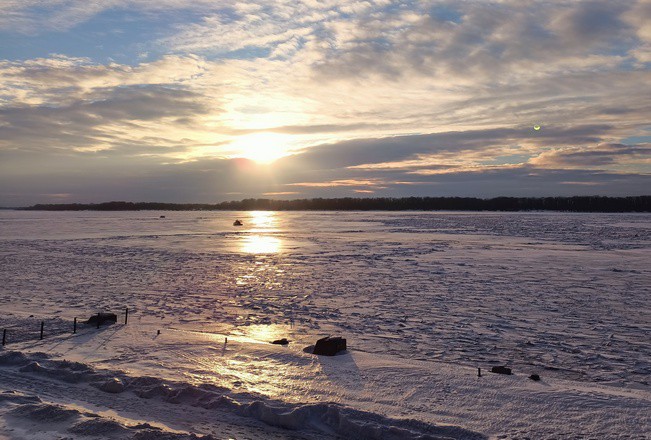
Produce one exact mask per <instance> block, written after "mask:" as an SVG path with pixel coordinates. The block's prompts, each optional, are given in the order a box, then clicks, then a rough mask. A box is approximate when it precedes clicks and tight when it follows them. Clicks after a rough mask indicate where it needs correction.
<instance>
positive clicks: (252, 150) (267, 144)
mask: <svg viewBox="0 0 651 440" xmlns="http://www.w3.org/2000/svg"><path fill="white" fill-rule="evenodd" d="M289 140H290V139H289V136H287V135H282V134H278V133H253V134H247V135H243V136H240V137H239V138H237V139H235V140H234V141H233V142H232V143H231V147H232V148H233V150H234V153H233V155H234V157H242V158H245V159H250V160H253V161H255V162H258V163H263V164H268V163H271V162H274V161H276V160H278V159H280V158H281V157H283V156H287V155H288V154H289V151H288V147H289Z"/></svg>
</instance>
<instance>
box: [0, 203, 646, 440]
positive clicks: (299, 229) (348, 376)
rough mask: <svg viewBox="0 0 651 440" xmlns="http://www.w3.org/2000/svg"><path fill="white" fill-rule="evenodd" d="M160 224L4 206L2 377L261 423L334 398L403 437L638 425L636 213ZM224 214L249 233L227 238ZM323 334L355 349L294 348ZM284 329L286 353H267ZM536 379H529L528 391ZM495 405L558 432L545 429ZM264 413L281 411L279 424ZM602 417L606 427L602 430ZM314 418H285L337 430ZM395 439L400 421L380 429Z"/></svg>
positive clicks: (642, 349) (641, 330)
mask: <svg viewBox="0 0 651 440" xmlns="http://www.w3.org/2000/svg"><path fill="white" fill-rule="evenodd" d="M160 215H162V214H161V213H158V212H108V213H99V212H79V213H56V212H12V211H6V212H0V310H2V313H0V329H2V328H7V329H8V339H9V341H10V343H9V345H8V346H7V348H12V349H13V350H21V351H25V352H29V355H23V356H24V357H23V358H21V355H20V354H16V353H14V354H11V356H13V358H6V359H5V361H4V362H5V365H6V367H3V368H9V369H11V371H12V373H11V374H16V375H20V374H28V375H31V376H34V375H36V376H38V377H43V378H49V379H51V380H56V381H59V382H61V381H63V382H66V383H70V384H80V383H82V384H83V383H86V382H89V381H100V380H101V382H98V383H99V385H98V387H101V386H104V387H106V388H107V389H114V390H117V389H119V386H117V385H115V381H116V380H117V381H121V383H122V381H123V379H124V380H126V379H125V377H126V378H130V379H129V380H136V378H138V377H141V376H147V375H148V376H149V377H151V378H152V379H151V381H152V383H151V384H150V385H149V386H147V387H143V388H138V389H135V388H131V389H130V388H129V385H128V382H124V386H125V388H126V389H127V390H128V392H127V393H118V394H116V395H120V396H121V395H123V394H136V395H140V396H142V397H149V398H156V399H161V398H163V399H168V398H169V395H168V394H166V393H169V390H170V389H172V388H173V386H172V385H170V384H169V383H163V382H161V381H169V380H171V381H175V383H177V385H176V386H178V383H182V384H186V388H185V389H186V392H185V394H184V393H180V394H179V395H178V396H177V397H176V398H177V399H180V400H179V401H183V402H185V403H184V404H187V403H188V402H190V404H194V403H196V402H195V399H196V398H197V396H196V395H193V394H192V393H194V392H195V391H192V390H196V389H195V388H187V387H188V386H189V387H201V386H208V385H210V386H212V387H217V388H218V393H219V394H220V395H221V396H226V398H227V399H230V400H225V401H224V402H230V401H232V402H235V403H233V404H234V405H249V404H251V405H252V406H250V408H253V409H251V410H250V411H251V412H252V413H250V414H243V413H238V412H237V411H235V412H234V413H235V414H236V416H238V417H239V416H245V418H252V419H255V420H258V421H259V420H262V421H265V422H269V423H271V424H272V425H275V426H283V424H289V425H292V424H294V423H297V422H295V420H296V419H305V420H308V419H309V420H318V419H319V417H326V416H327V415H328V414H330V413H329V412H328V411H331V409H330V408H342V409H343V410H344V413H345V412H346V411H362V413H361V414H363V417H362V419H363V420H371V419H372V418H373V417H372V416H371V415H372V414H376V415H377V417H385V418H386V417H389V418H390V420H405V419H413V420H414V423H415V425H409V423H407V422H405V423H407V426H408V428H414V429H415V431H410V432H412V433H413V432H425V431H423V429H424V428H423V426H420V425H418V423H424V424H426V425H428V426H430V427H440V425H441V424H449V425H452V426H456V427H458V428H454V429H460V430H463V429H467V430H468V431H457V432H456V433H457V434H458V433H459V432H464V433H465V435H471V434H469V433H471V432H475V433H482V434H487V435H495V436H499V435H504V436H507V437H511V438H519V437H522V436H526V435H529V436H531V437H532V438H545V437H544V435H548V436H550V437H553V436H557V437H564V435H563V434H568V433H571V434H576V435H577V436H578V435H579V434H581V433H587V434H586V435H592V436H597V437H599V434H604V433H606V434H607V433H610V434H613V433H614V432H615V431H616V430H618V429H619V430H620V431H621V432H620V434H622V435H624V436H629V437H630V438H636V436H637V437H638V438H645V436H648V435H651V428H649V418H648V417H649V416H648V414H649V394H648V393H649V377H650V374H651V363H650V362H649V359H651V343H650V342H649V334H651V307H650V306H649V297H650V293H651V269H650V268H651V264H650V263H651V252H650V249H651V216H650V215H647V214H563V213H420V212H418V213H416V212H407V213H402V212H401V213H378V212H370V213H369V212H364V213H360V212H354V213H351V212H346V213H332V212H328V213H318V212H291V213H289V212H288V213H284V212H281V213H265V212H253V213H241V212H237V213H227V212H165V213H164V215H165V216H166V218H165V219H161V218H159V217H160ZM234 218H241V219H242V220H243V222H244V226H243V227H240V228H233V226H232V221H233V219H234ZM125 307H129V316H130V318H129V325H127V326H124V325H123V324H122V321H121V320H122V319H123V314H122V312H123V310H124V308H125ZM98 311H112V312H116V313H118V314H119V315H121V317H119V319H118V321H119V323H118V324H115V325H114V326H108V327H105V328H102V329H100V330H99V331H97V330H96V329H94V328H92V327H91V328H88V327H85V326H82V325H81V324H80V327H79V333H78V334H77V335H75V336H74V337H73V335H71V334H70V333H71V328H72V322H71V321H72V318H73V317H78V318H80V322H81V320H82V319H83V320H85V319H87V318H88V317H89V316H90V315H91V314H93V313H96V312H98ZM30 315H32V316H30ZM41 321H44V322H45V329H46V337H45V339H44V340H43V341H40V340H39V330H40V322H41ZM157 330H161V334H160V335H158V334H157ZM328 334H333V335H334V334H341V335H342V336H344V337H346V338H347V339H348V345H349V352H350V353H349V355H347V356H343V357H339V356H338V357H337V358H336V359H333V360H323V359H314V358H313V357H312V356H310V355H308V354H305V353H303V351H302V348H303V347H304V346H305V345H308V344H310V343H314V341H315V340H316V339H317V338H318V337H321V336H324V335H328ZM225 337H228V338H229V343H228V344H224V343H223V342H224V338H225ZM282 337H287V338H288V339H290V340H291V341H292V344H290V347H277V346H271V345H270V344H267V343H268V342H269V341H272V340H274V339H279V338H282ZM267 345H269V347H268V346H267ZM35 351H36V352H37V351H43V352H46V353H47V355H44V356H45V358H43V359H39V358H38V355H37V354H36V355H35V354H34V352H35ZM55 358H59V359H63V358H66V359H68V361H67V362H70V365H69V366H66V367H65V368H63V369H61V370H55V372H52V371H51V369H49V368H48V367H47V366H46V364H45V363H44V362H52V361H53V360H54V359H55ZM11 359H14V361H15V364H13V365H19V366H18V367H16V368H14V367H12V366H11V365H12V364H11ZM26 359H27V360H28V361H26ZM71 359H72V360H74V362H73V361H71ZM75 362H77V363H75ZM90 364H92V365H95V366H97V367H99V368H104V369H108V371H109V373H107V375H106V376H105V375H102V374H100V375H99V376H98V373H97V371H96V370H95V369H94V368H93V367H91V366H90ZM493 365H508V366H510V367H512V368H513V369H514V373H515V377H514V378H494V377H491V378H490V379H488V378H486V379H487V380H485V382H488V381H489V380H490V381H491V382H490V383H491V384H492V385H491V387H489V388H488V389H487V390H483V391H482V390H481V389H479V388H477V387H478V386H479V384H478V383H477V380H478V378H476V374H475V371H476V367H483V368H482V369H483V371H486V373H485V376H486V375H490V373H488V371H489V370H490V367H491V366H493ZM21 369H22V370H23V371H22V372H21V371H20V370H21ZM119 370H122V371H123V372H124V373H123V374H126V375H127V376H125V377H122V376H120V375H119V374H117V372H118V371H119ZM457 371H458V372H460V373H456V372H457ZM274 373H275V374H274ZM531 373H538V374H540V375H541V376H542V378H543V380H542V381H541V383H540V384H534V383H533V382H531V381H528V380H525V379H526V377H527V376H528V375H529V374H531ZM457 375H461V376H463V377H464V378H466V379H463V380H460V379H458V378H457V379H455V377H456V376H457ZM493 376H494V375H493ZM482 379H484V378H482ZM140 380H145V379H140ZM470 380H472V383H470V382H467V381H470ZM508 380H516V381H517V382H503V381H508ZM145 381H146V380H145ZM499 384H501V386H503V387H506V388H502V387H501V386H498V385H499ZM75 386H77V385H75ZM493 386H495V387H497V388H492V387H493ZM35 387H37V386H36V385H35ZM549 387H551V388H549ZM23 391H25V390H24V389H21V392H23ZM33 391H34V393H35V394H38V395H40V396H41V397H43V396H42V393H41V392H37V391H38V390H33ZM213 391H214V390H213ZM188 393H189V394H188ZM491 393H492V394H491ZM626 393H629V394H626ZM631 393H632V394H631ZM636 393H637V394H636ZM107 394H108V393H107ZM471 396H474V397H475V398H476V399H480V400H479V401H473V400H472V399H471ZM509 396H510V397H512V398H514V399H515V400H514V402H516V403H517V404H525V405H528V406H529V407H530V408H537V411H538V413H537V414H544V415H545V417H544V419H548V418H549V417H551V415H552V414H555V417H557V418H559V417H560V418H561V419H562V418H563V417H565V422H567V423H564V424H561V423H551V425H549V423H548V421H547V420H541V419H540V418H538V419H537V418H536V417H535V414H536V413H530V412H529V410H517V408H513V407H511V406H512V405H515V404H516V403H514V404H509V403H508V401H509V398H510V397H509ZM534 398H541V399H543V403H541V404H540V406H539V407H536V405H537V404H536V403H535V399H534ZM183 402H181V403H183ZM247 402H248V403H247ZM252 402H261V403H259V404H255V405H253V404H252ZM550 402H556V403H554V404H551V403H550ZM50 403H52V402H48V403H47V404H50ZM164 403H167V404H169V402H167V401H166V402H164ZM324 403H328V404H327V405H326V406H322V405H323V404H324ZM495 404H498V405H499V406H500V407H502V408H501V409H500V410H499V411H498V410H493V411H491V413H490V414H488V415H487V414H482V412H483V411H486V408H490V407H491V405H495ZM134 405H135V404H134ZM288 405H289V406H288ZM328 405H335V406H333V407H331V406H328ZM554 405H556V406H554ZM622 405H623V407H622V408H620V409H617V408H618V407H620V406H622ZM247 408H249V407H247ZM269 408H284V411H285V412H287V411H289V412H288V414H294V415H293V416H292V417H289V419H287V420H291V422H278V420H281V419H282V417H280V416H279V414H284V413H285V412H280V413H278V412H276V411H275V410H269ZM305 408H307V409H305ZM570 408H576V409H574V410H570ZM561 410H567V411H569V413H567V414H570V413H571V414H570V415H567V414H565V415H563V414H564V413H562V411H561ZM319 411H322V412H321V413H319ZM253 413H255V414H253ZM317 413H318V414H321V415H320V416H315V414H317ZM606 413H609V414H611V416H610V421H609V422H607V423H606V422H604V423H601V422H598V421H596V419H598V418H599V417H600V415H601V416H605V414H606ZM337 414H340V413H337ZM612 414H615V415H616V416H617V417H619V419H617V420H619V422H618V423H620V424H619V425H618V424H617V423H613V416H612ZM315 417H316V419H315ZM327 417H329V416H327ZM337 417H340V416H337ZM510 417H519V418H520V419H516V420H510V419H509V418H510ZM645 417H646V418H645ZM636 418H637V420H638V422H637V423H633V422H632V420H634V419H636ZM107 420H109V419H107ZM144 420H149V419H147V418H144ZM378 420H380V419H378ZM387 420H389V419H381V420H380V421H379V422H377V423H376V424H377V426H383V427H384V428H386V427H387V426H389V425H392V423H393V422H391V421H387ZM123 422H124V421H123ZM640 422H642V423H640ZM125 423H126V424H127V425H128V423H127V422H124V423H122V424H123V425H124V424H125ZM237 423H240V422H237ZM315 423H316V422H315ZM319 425H320V426H321V428H323V429H317V427H315V426H313V425H310V424H307V425H300V426H291V427H293V428H294V431H297V432H299V433H302V434H301V435H326V436H327V435H331V434H332V435H334V434H335V433H336V431H333V428H331V427H327V426H326V425H327V424H325V425H323V423H319ZM393 425H395V423H394V424H393ZM548 425H549V426H548ZM125 426H126V425H125ZM324 426H325V427H324ZM640 427H642V429H640ZM186 428H188V427H187V426H186ZM408 428H400V427H399V426H398V427H396V433H395V435H396V436H397V437H396V438H400V437H399V435H400V434H399V432H400V429H408ZM374 429H375V428H374ZM378 429H380V428H378ZM563 429H565V430H566V431H564V432H561V431H562V430H563ZM408 430H409V429H408ZM419 430H420V431H419ZM184 432H186V433H187V432H196V431H192V429H189V428H188V429H186V430H185V431H184ZM433 432H434V435H442V434H441V432H440V431H433ZM329 433H330V434H329ZM536 433H538V434H540V435H536ZM203 434H205V435H208V434H210V433H209V432H203ZM543 434H544V435H543ZM143 435H144V434H143ZM410 435H411V434H410ZM454 435H456V434H454V432H453V434H452V436H453V437H454ZM602 437H603V436H602ZM606 437H608V436H606ZM351 438H356V437H355V435H352V434H351ZM454 438H463V436H461V437H458V436H457V437H454Z"/></svg>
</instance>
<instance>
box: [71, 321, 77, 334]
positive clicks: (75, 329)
mask: <svg viewBox="0 0 651 440" xmlns="http://www.w3.org/2000/svg"><path fill="white" fill-rule="evenodd" d="M72 333H73V334H74V333H77V318H75V322H74V323H73V324H72Z"/></svg>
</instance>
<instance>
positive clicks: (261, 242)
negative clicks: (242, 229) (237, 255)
mask: <svg viewBox="0 0 651 440" xmlns="http://www.w3.org/2000/svg"><path fill="white" fill-rule="evenodd" d="M281 245H282V241H281V240H280V238H278V237H271V236H267V235H247V236H244V237H242V241H241V245H240V249H241V250H242V252H244V253H247V254H277V253H278V252H280V249H281Z"/></svg>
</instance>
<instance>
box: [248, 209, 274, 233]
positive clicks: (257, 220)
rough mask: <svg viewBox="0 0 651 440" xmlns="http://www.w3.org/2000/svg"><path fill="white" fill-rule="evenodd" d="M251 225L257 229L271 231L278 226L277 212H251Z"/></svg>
mask: <svg viewBox="0 0 651 440" xmlns="http://www.w3.org/2000/svg"><path fill="white" fill-rule="evenodd" d="M250 215H251V220H250V221H251V224H252V225H253V226H255V227H257V228H263V229H270V228H274V227H275V226H276V221H277V217H276V212H275V211H251V212H250Z"/></svg>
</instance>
